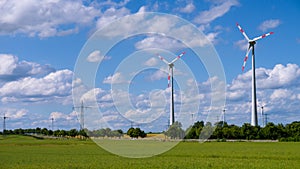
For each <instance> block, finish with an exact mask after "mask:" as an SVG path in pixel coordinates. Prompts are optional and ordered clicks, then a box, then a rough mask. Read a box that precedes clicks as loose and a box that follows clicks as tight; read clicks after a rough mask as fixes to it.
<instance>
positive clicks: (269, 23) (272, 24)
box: [258, 19, 281, 31]
mask: <svg viewBox="0 0 300 169" xmlns="http://www.w3.org/2000/svg"><path fill="white" fill-rule="evenodd" d="M280 24H281V21H280V20H279V19H270V20H266V21H264V22H263V23H261V24H260V25H259V27H258V29H259V30H261V31H267V30H268V29H272V28H276V27H278V26H279V25H280Z"/></svg>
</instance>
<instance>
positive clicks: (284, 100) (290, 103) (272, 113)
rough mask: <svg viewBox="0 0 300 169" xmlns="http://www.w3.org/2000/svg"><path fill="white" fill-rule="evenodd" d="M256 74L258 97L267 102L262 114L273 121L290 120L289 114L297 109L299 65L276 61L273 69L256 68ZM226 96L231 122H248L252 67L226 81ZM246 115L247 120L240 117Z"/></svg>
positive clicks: (282, 121)
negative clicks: (230, 81) (265, 114)
mask: <svg viewBox="0 0 300 169" xmlns="http://www.w3.org/2000/svg"><path fill="white" fill-rule="evenodd" d="M256 75H257V76H256V87H257V99H258V101H263V102H264V104H265V105H266V107H265V109H264V110H265V113H268V114H269V118H270V119H271V120H272V121H274V122H275V123H277V122H278V123H287V122H291V121H287V119H288V117H289V116H291V115H292V114H293V115H295V113H296V112H298V110H299V95H300V94H299V93H300V88H299V84H300V80H299V79H300V68H299V66H298V65H296V64H287V65H282V64H277V65H275V66H274V67H273V68H272V69H266V68H257V69H256ZM226 96H227V106H228V113H230V114H231V115H230V117H231V118H232V120H233V121H232V123H233V122H234V123H240V124H242V123H245V122H250V111H251V70H250V71H248V72H246V73H243V74H241V75H239V76H238V77H237V78H236V79H234V80H233V81H232V83H231V84H228V87H227V94H226ZM241 113H246V114H241ZM228 116H229V115H228ZM233 117H234V118H233ZM245 118H247V119H248V120H249V121H245V120H241V119H245ZM275 120H276V121H275ZM259 121H261V119H259Z"/></svg>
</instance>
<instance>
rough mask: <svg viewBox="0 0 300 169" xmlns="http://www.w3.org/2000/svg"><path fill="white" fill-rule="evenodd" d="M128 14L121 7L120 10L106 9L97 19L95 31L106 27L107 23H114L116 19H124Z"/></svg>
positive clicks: (125, 9) (126, 10)
mask: <svg viewBox="0 0 300 169" xmlns="http://www.w3.org/2000/svg"><path fill="white" fill-rule="evenodd" d="M129 14H130V11H129V10H128V9H127V8H125V7H122V8H120V9H118V8H115V7H111V8H109V9H107V10H106V11H105V12H104V13H103V14H102V15H101V17H99V19H98V20H97V22H96V27H97V29H101V28H103V27H104V26H106V25H108V24H109V23H111V22H113V21H116V20H117V19H119V18H121V17H124V16H126V15H129Z"/></svg>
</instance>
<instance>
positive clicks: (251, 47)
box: [236, 23, 273, 126]
mask: <svg viewBox="0 0 300 169" xmlns="http://www.w3.org/2000/svg"><path fill="white" fill-rule="evenodd" d="M236 25H237V27H238V28H239V30H240V32H241V33H242V34H243V35H244V37H245V38H246V40H247V41H248V43H249V47H248V50H247V53H246V57H245V59H244V64H243V67H242V70H243V71H244V69H245V66H246V62H247V59H248V55H249V53H250V50H252V113H251V125H252V126H258V121H257V103H256V81H255V55H254V45H255V44H256V41H257V40H259V39H262V38H265V37H267V36H269V35H272V34H273V32H270V33H267V34H263V35H261V36H258V37H256V38H253V39H249V38H248V36H247V35H246V33H245V31H244V30H243V29H242V27H241V26H240V25H239V24H238V23H237V24H236Z"/></svg>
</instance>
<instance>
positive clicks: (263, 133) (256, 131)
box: [166, 121, 300, 141]
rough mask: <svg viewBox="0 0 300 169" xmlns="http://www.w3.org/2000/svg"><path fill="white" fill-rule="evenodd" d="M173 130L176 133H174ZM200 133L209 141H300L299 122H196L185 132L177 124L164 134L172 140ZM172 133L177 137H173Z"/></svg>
mask: <svg viewBox="0 0 300 169" xmlns="http://www.w3.org/2000/svg"><path fill="white" fill-rule="evenodd" d="M174 128H175V129H174ZM170 130H171V131H170ZM175 130H176V131H177V133H176V132H174V131H175ZM201 132H202V136H203V137H204V138H209V139H247V140H255V139H257V140H259V139H266V140H279V141H300V121H295V122H292V123H290V124H286V125H283V124H277V125H276V124H274V123H272V122H269V123H268V124H267V125H266V126H265V127H260V126H252V125H251V124H250V123H244V124H243V125H242V126H241V127H240V126H236V125H234V124H231V125H228V124H227V123H226V122H223V121H220V122H217V123H216V124H214V125H212V124H211V123H210V122H207V123H206V124H204V122H203V121H200V122H199V121H198V122H196V123H194V125H192V126H190V127H189V128H188V129H187V130H186V131H183V130H182V129H181V124H180V123H178V122H177V123H174V125H173V126H171V127H170V128H169V130H168V131H167V132H166V134H167V135H168V136H170V137H173V138H175V137H176V138H185V139H199V137H200V133H201ZM174 133H176V134H177V135H176V136H175V135H174ZM183 135H184V137H183ZM206 136H207V137H206Z"/></svg>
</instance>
